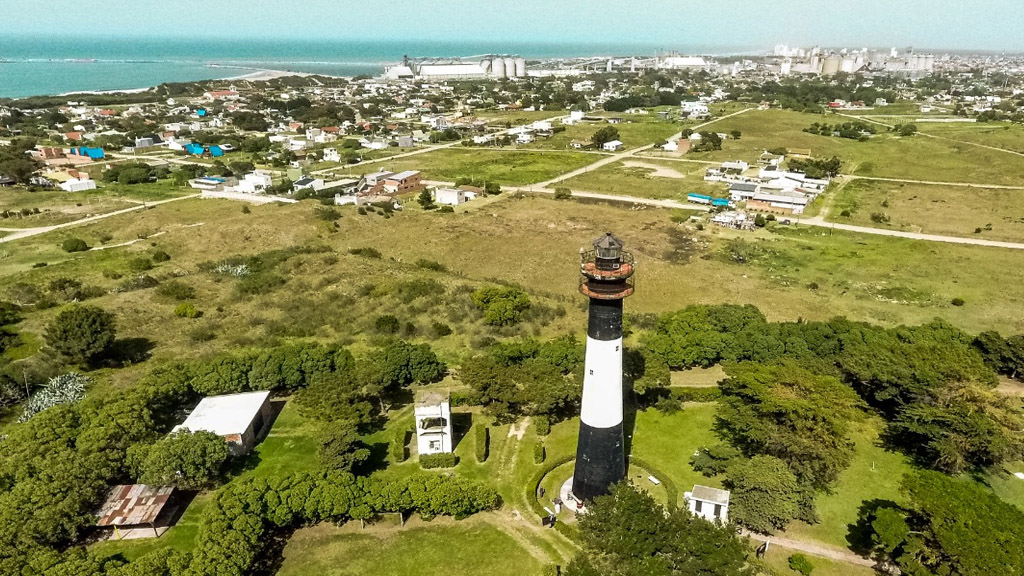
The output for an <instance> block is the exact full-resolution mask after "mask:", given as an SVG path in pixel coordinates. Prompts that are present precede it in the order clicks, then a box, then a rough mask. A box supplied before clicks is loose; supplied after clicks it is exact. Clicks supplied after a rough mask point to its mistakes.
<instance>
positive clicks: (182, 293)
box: [156, 280, 196, 302]
mask: <svg viewBox="0 0 1024 576" xmlns="http://www.w3.org/2000/svg"><path fill="white" fill-rule="evenodd" d="M156 294H157V295H158V296H160V297H163V298H166V299H168V300H177V301H179V302H180V301H182V300H191V299H193V298H195V297H196V291H195V289H194V288H192V287H191V286H189V285H188V284H185V283H184V282H182V281H180V280H171V281H170V282H165V283H163V284H161V285H160V286H159V287H158V288H157V289H156Z"/></svg>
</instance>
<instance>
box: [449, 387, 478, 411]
mask: <svg viewBox="0 0 1024 576" xmlns="http://www.w3.org/2000/svg"><path fill="white" fill-rule="evenodd" d="M448 401H449V402H450V403H451V405H452V408H455V407H457V406H472V405H473V397H472V396H471V395H470V394H469V393H466V392H460V391H458V390H455V391H453V392H452V393H451V395H450V396H449V398H448Z"/></svg>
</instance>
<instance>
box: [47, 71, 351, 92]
mask: <svg viewBox="0 0 1024 576" xmlns="http://www.w3.org/2000/svg"><path fill="white" fill-rule="evenodd" d="M216 68H225V69H227V67H221V66H216ZM289 76H299V77H302V78H306V77H309V76H324V77H326V78H342V76H330V75H328V74H311V73H309V72H293V71H291V70H273V69H269V68H267V69H259V70H255V71H253V72H249V73H246V74H240V75H237V76H225V77H222V78H210V79H208V80H196V82H213V81H228V80H230V81H248V82H266V81H268V80H276V79H278V78H286V77H289ZM155 88H156V86H147V87H145V88H122V89H117V90H76V91H74V92H63V93H61V94H56V96H60V97H64V96H75V95H79V94H88V95H93V96H95V95H102V94H141V93H143V92H149V91H151V90H154V89H155Z"/></svg>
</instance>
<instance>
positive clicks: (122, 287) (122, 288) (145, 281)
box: [116, 274, 160, 292]
mask: <svg viewBox="0 0 1024 576" xmlns="http://www.w3.org/2000/svg"><path fill="white" fill-rule="evenodd" d="M159 284H160V281H159V280H157V279H156V278H153V277H152V276H149V275H147V274H140V275H139V276H135V277H133V278H129V279H127V280H125V281H124V282H121V283H120V284H119V285H118V286H117V290H116V291H117V292H132V291H134V290H145V289H147V288H152V287H154V286H157V285H159Z"/></svg>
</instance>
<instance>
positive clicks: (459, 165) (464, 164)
mask: <svg viewBox="0 0 1024 576" xmlns="http://www.w3.org/2000/svg"><path fill="white" fill-rule="evenodd" d="M595 160H596V157H595V156H594V155H593V154H586V153H583V152H568V151H565V152H562V151H559V152H554V151H548V152H543V153H542V152H531V151H526V150H522V149H519V150H512V149H507V148H505V149H502V148H447V149H444V150H437V151H434V152H426V153H424V154H418V155H416V156H410V157H408V158H398V159H395V160H385V161H382V162H378V163H376V164H374V165H373V166H372V167H371V168H369V169H364V170H363V172H373V171H376V170H379V169H385V170H392V171H396V172H397V171H401V170H420V171H422V172H423V177H424V178H425V179H427V180H441V181H448V182H451V181H454V180H456V179H458V178H460V177H463V176H467V177H472V178H479V179H483V180H486V181H495V182H498V183H500V184H505V185H511V186H523V185H527V184H533V183H535V182H542V181H544V180H548V179H550V178H553V177H555V176H558V175H559V174H564V173H565V172H570V171H572V170H575V169H577V168H582V167H583V166H586V165H587V164H590V163H592V162H594V161H595Z"/></svg>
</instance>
